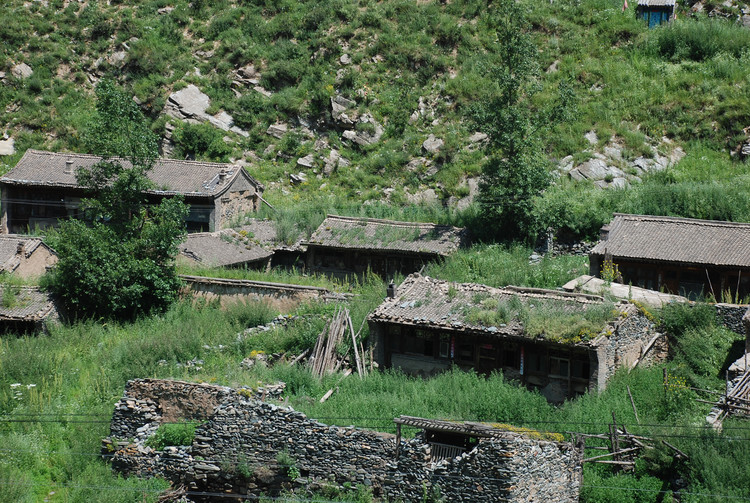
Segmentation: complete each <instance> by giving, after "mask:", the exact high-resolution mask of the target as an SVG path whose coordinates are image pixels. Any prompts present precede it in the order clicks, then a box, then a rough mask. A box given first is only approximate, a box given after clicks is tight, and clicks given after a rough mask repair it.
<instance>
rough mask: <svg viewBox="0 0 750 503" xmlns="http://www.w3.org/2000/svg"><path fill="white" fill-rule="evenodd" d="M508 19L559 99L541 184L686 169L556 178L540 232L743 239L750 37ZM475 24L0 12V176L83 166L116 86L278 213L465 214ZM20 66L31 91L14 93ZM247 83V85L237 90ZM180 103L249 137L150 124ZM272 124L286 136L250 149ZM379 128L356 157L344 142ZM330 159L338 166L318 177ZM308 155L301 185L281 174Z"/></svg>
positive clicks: (285, 12)
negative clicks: (592, 171) (530, 42)
mask: <svg viewBox="0 0 750 503" xmlns="http://www.w3.org/2000/svg"><path fill="white" fill-rule="evenodd" d="M524 5H525V8H526V10H527V17H528V19H529V20H530V21H531V26H532V29H533V33H532V34H533V37H534V39H535V40H536V41H537V43H538V47H539V53H538V61H537V63H538V69H539V72H538V76H537V78H536V82H537V86H536V88H537V90H538V92H537V94H536V95H535V96H534V99H533V102H532V103H533V106H536V107H544V106H546V105H547V104H549V103H550V102H551V101H552V100H553V99H554V96H555V93H556V89H557V86H558V84H559V83H560V82H563V81H564V82H567V83H569V84H570V85H571V87H572V89H573V90H574V92H575V97H576V100H575V101H576V104H577V106H576V110H575V113H574V114H573V118H572V120H570V121H568V122H566V123H564V124H561V125H559V126H556V127H555V129H554V130H553V131H552V132H551V133H550V134H549V135H548V138H546V150H547V154H548V157H549V159H550V162H551V165H552V163H553V161H554V160H556V159H560V158H563V157H564V156H567V155H572V156H574V158H575V160H576V161H578V162H580V161H582V160H585V159H586V158H588V157H590V156H591V155H592V154H593V153H595V152H596V151H597V149H601V148H603V146H604V145H605V144H606V143H607V142H609V141H610V139H614V140H615V141H617V142H618V143H619V144H620V145H622V146H623V159H624V161H623V162H627V161H628V160H632V159H635V158H636V157H638V156H641V155H644V156H646V157H649V156H652V155H654V152H653V149H652V147H654V146H658V145H659V144H660V143H659V142H661V141H662V140H661V139H662V138H663V137H666V138H668V139H670V140H671V141H672V142H674V144H677V145H682V146H683V147H684V148H685V150H686V151H687V152H688V157H687V158H686V159H685V160H684V161H682V163H681V165H680V166H678V167H677V169H675V170H674V172H668V173H666V174H660V175H658V176H657V177H656V179H655V180H651V179H648V178H647V179H646V180H645V182H644V183H643V184H642V186H639V187H637V188H636V189H635V190H632V189H631V190H626V191H614V190H610V191H608V193H607V194H601V191H598V190H594V189H593V188H592V187H591V185H590V184H587V183H578V182H572V181H567V180H564V179H563V180H561V181H560V182H558V184H557V185H556V186H555V187H554V188H553V189H552V190H550V191H548V192H547V193H546V194H545V195H544V197H543V198H542V200H541V201H539V202H538V212H539V215H540V218H541V219H542V220H543V223H544V224H548V225H553V226H554V227H556V228H558V229H560V230H562V231H570V232H572V233H573V234H574V235H578V236H580V235H592V232H594V231H595V230H596V229H597V228H598V226H599V225H600V224H601V222H603V221H605V220H607V219H608V218H609V215H610V214H611V212H612V211H613V210H618V211H623V210H624V211H634V212H643V213H665V214H674V215H684V216H695V217H704V218H727V219H733V220H750V202H748V199H747V196H746V195H745V194H747V193H748V191H747V190H744V189H747V188H748V172H747V171H748V170H747V165H746V164H744V163H739V164H738V163H737V162H736V161H735V160H733V158H730V155H729V152H730V151H734V150H735V149H736V148H737V147H738V146H739V145H740V143H741V141H743V140H744V138H745V137H746V135H745V133H743V131H742V129H743V128H744V127H746V126H748V125H750V92H749V91H750V90H749V89H748V86H750V79H749V78H748V68H750V65H749V64H748V63H749V62H750V61H748V57H749V56H748V54H750V52H749V50H748V47H749V46H750V31H748V30H747V29H744V28H742V27H741V26H738V25H735V24H733V23H732V22H728V21H725V20H714V19H706V18H701V17H697V16H692V17H688V16H687V15H686V13H685V12H680V14H679V15H680V18H679V19H678V21H677V22H676V23H674V24H673V26H670V27H667V28H660V29H657V30H650V31H649V30H647V29H646V28H645V26H643V24H642V23H640V22H638V21H636V20H635V19H634V11H633V9H634V7H633V6H631V8H630V9H629V10H628V11H626V12H624V13H623V12H622V11H621V3H620V2H619V1H618V0H583V1H580V2H573V1H570V0H562V1H559V2H554V3H547V2H542V3H539V2H526V3H525V4H524ZM492 12H493V9H492V7H488V5H487V2H484V1H481V0H463V1H461V0H456V1H452V2H446V3H441V2H413V1H411V0H388V1H382V2H375V1H355V0H324V1H315V2H292V1H288V2H262V1H244V2H241V1H231V0H221V1H217V2H204V1H198V0H195V1H192V2H190V1H188V0H152V1H131V0H119V1H116V2H115V1H112V2H101V1H100V2H97V1H90V2H87V3H85V4H81V3H78V2H64V1H63V0H50V1H49V2H47V3H42V2H23V1H22V0H9V1H8V2H6V3H5V5H4V8H3V10H2V12H0V40H2V42H3V43H2V44H0V70H1V71H4V72H5V82H6V85H4V86H2V87H1V88H0V125H2V127H3V130H4V131H5V132H6V133H7V134H8V135H10V136H11V137H13V138H14V139H15V140H16V147H17V151H18V153H17V154H16V155H15V156H12V157H10V158H6V159H3V161H4V164H5V169H7V168H8V167H10V166H12V165H13V164H14V163H15V162H16V160H17V159H18V158H19V156H20V155H21V153H22V152H23V151H24V150H25V149H26V148H28V147H35V148H48V149H53V150H63V149H71V150H77V151H78V150H83V149H85V142H84V141H83V140H82V138H84V137H85V133H86V124H87V121H88V119H89V116H90V115H91V112H92V110H93V105H92V89H93V86H94V85H95V83H96V82H97V81H98V80H99V79H101V78H113V79H115V80H116V81H117V82H118V83H119V84H121V85H122V86H124V87H125V88H126V89H128V90H130V92H132V94H133V95H134V96H135V97H136V98H137V100H138V101H139V103H140V104H141V106H142V109H143V110H144V112H146V113H147V114H148V116H149V117H150V119H151V120H152V127H153V129H154V130H155V131H157V132H159V133H160V134H167V131H171V130H172V127H175V128H176V129H175V131H174V133H173V134H172V139H173V141H174V143H175V147H176V150H175V152H174V154H173V155H176V156H181V155H185V154H195V155H197V156H198V157H199V158H210V159H216V160H227V159H229V158H233V159H235V158H237V159H238V158H244V159H245V160H247V161H249V162H251V163H252V167H251V169H252V171H253V174H254V175H255V176H257V177H258V178H260V179H261V180H262V181H264V182H266V183H267V184H268V185H269V187H270V191H269V197H270V198H271V199H272V200H275V201H276V202H280V201H283V203H282V204H284V205H294V204H295V203H300V201H305V202H309V201H310V200H314V201H315V202H316V204H318V205H320V206H324V207H327V208H334V209H337V211H339V212H349V213H352V212H355V208H356V211H358V212H362V211H367V210H366V209H365V210H362V209H361V208H362V207H361V205H360V204H359V203H361V202H362V201H370V200H372V201H380V200H387V201H388V202H389V203H390V204H393V205H397V206H401V205H404V204H406V203H407V202H411V201H414V199H413V196H414V194H417V193H420V191H423V190H425V189H432V190H434V191H435V194H436V196H437V199H438V200H439V201H444V202H448V200H449V199H450V197H454V198H460V197H463V196H466V195H467V194H468V193H469V186H468V185H467V183H466V179H467V177H473V176H477V175H478V174H479V173H480V170H481V165H482V160H483V157H484V154H483V152H482V151H481V148H478V145H476V144H474V145H473V146H472V142H471V141H470V140H469V137H470V135H471V134H472V133H473V132H474V131H473V130H472V127H471V122H470V121H468V120H467V118H468V116H469V111H470V108H471V105H472V104H473V103H475V102H477V101H479V100H482V99H483V98H484V97H486V96H487V95H488V93H492V92H493V89H494V88H493V85H492V83H491V79H490V75H488V72H489V71H490V69H491V67H492V64H493V63H495V62H496V59H497V47H496V46H495V38H494V35H493V33H494V32H493V20H492ZM20 63H26V64H28V65H29V67H30V68H31V69H32V70H33V74H32V75H31V76H30V77H28V78H16V77H14V76H13V71H12V69H13V68H14V67H15V66H16V65H18V64H20ZM248 65H252V67H253V68H254V70H255V71H256V73H255V74H253V75H254V80H251V81H249V80H247V78H245V77H243V75H246V74H242V73H241V72H240V69H243V68H244V69H247V68H248ZM253 82H257V84H254V83H253ZM189 84H194V85H196V86H198V88H200V89H201V90H202V91H203V92H204V93H206V94H207V95H208V96H209V97H210V98H211V106H210V108H209V110H208V112H209V113H218V112H219V111H226V112H228V113H229V114H231V115H232V116H233V117H234V121H235V124H236V125H237V126H239V127H240V128H242V129H244V130H246V131H247V132H248V133H249V135H248V136H247V137H243V136H240V135H237V134H235V133H225V132H223V131H220V130H217V129H215V128H212V127H210V126H205V125H203V126H195V125H186V124H182V123H180V121H177V120H175V119H167V117H165V116H164V114H163V110H164V105H165V103H166V101H167V98H168V96H169V95H170V93H172V92H174V91H176V90H179V89H182V88H185V86H187V85H189ZM257 86H260V88H262V89H261V90H262V91H263V93H262V92H259V91H257V90H255V89H254V88H257ZM267 95H268V96H267ZM338 96H341V97H343V98H346V99H347V100H351V101H350V102H347V103H348V108H347V110H346V114H347V116H348V117H350V118H355V119H356V118H357V117H359V118H360V119H361V118H362V117H366V118H367V120H368V122H362V121H361V120H360V121H356V120H355V121H354V122H355V123H353V124H345V123H343V122H342V121H341V120H338V119H336V118H335V117H334V116H332V114H331V98H335V97H338ZM168 122H169V123H171V124H170V126H169V128H168V129H167V123H168ZM280 122H283V123H286V124H288V126H289V130H288V133H287V134H286V135H284V136H283V137H282V138H280V139H277V138H274V137H273V136H270V135H268V134H266V130H267V128H268V127H269V125H272V124H276V123H280ZM380 126H382V131H383V134H382V137H380V139H379V140H378V141H376V142H375V143H373V144H371V145H365V146H362V145H358V144H357V143H355V142H352V141H349V140H347V139H346V138H344V136H343V133H344V131H346V130H350V131H353V132H355V133H363V134H372V133H374V130H375V129H376V128H377V127H380ZM587 131H595V132H596V134H597V138H598V144H597V145H594V146H593V147H592V146H590V145H589V143H588V141H587V140H586V139H585V138H584V133H586V132H587ZM431 134H432V135H435V136H436V137H437V138H440V139H442V140H443V141H444V145H443V147H442V148H441V149H440V150H438V151H437V152H434V153H432V152H425V151H423V149H422V143H423V141H424V140H425V139H427V137H428V136H429V135H431ZM222 138H224V140H222ZM334 149H335V150H336V151H337V152H338V153H339V154H340V156H341V157H343V158H345V159H346V160H348V161H349V164H348V165H343V164H341V163H339V165H338V168H336V169H335V170H333V172H331V173H326V174H325V175H323V171H324V169H325V159H327V158H328V157H329V156H330V151H331V150H334ZM309 154H313V165H312V167H310V168H306V167H302V166H299V165H297V164H296V163H297V159H299V158H301V157H304V156H307V155H309ZM300 171H303V172H305V174H306V175H307V181H306V182H305V183H303V184H301V185H299V186H290V185H289V182H288V180H289V178H288V175H289V174H290V173H298V172H300ZM706 180H711V183H710V184H706V183H705V181H706ZM620 192H622V193H620ZM727 195H728V198H729V200H730V202H728V203H725V204H721V199H722V197H723V196H727ZM581 201H586V206H587V207H589V208H590V207H593V211H587V210H584V209H583V208H581V207H580V205H581V204H583V203H582V202H581ZM716 204H718V205H719V207H718V208H714V205H716ZM450 218H455V215H454V216H452V217H450Z"/></svg>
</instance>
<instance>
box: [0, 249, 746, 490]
mask: <svg viewBox="0 0 750 503" xmlns="http://www.w3.org/2000/svg"><path fill="white" fill-rule="evenodd" d="M498 258H499V259H503V257H502V256H501V255H500V254H498ZM504 259H505V260H507V261H512V260H513V259H512V254H510V253H509V254H508V255H507V256H505V257H504ZM561 266H563V267H564V262H561V263H560V264H555V263H549V262H548V263H543V264H539V265H538V266H536V267H538V268H541V270H542V272H543V274H541V276H543V277H548V278H552V277H553V276H554V274H555V271H556V270H558V269H559V268H560V267H561ZM552 281H554V280H552V279H550V280H548V281H543V280H542V281H539V280H536V281H534V280H532V282H531V284H535V285H538V286H551V284H552ZM384 291H385V285H384V284H383V283H382V282H380V281H379V280H376V279H374V278H371V279H370V280H369V281H367V282H365V283H364V284H362V285H359V286H356V287H355V289H354V293H357V294H359V296H358V297H356V298H355V299H353V300H352V301H351V302H350V303H349V306H348V307H349V308H350V309H351V312H352V317H353V323H354V325H355V326H359V324H360V323H361V321H362V320H363V319H364V316H365V315H366V314H367V313H368V312H369V311H370V310H372V309H373V308H374V307H375V306H376V305H377V304H379V303H380V301H381V299H382V295H383V292H384ZM334 309H335V306H330V305H317V304H309V305H303V306H301V307H300V308H299V309H298V310H297V312H296V314H299V315H304V316H302V317H300V318H299V319H297V320H296V321H293V322H291V323H290V324H289V325H288V326H287V327H286V328H283V327H279V328H275V329H271V330H269V331H262V332H259V333H255V334H254V335H252V336H250V337H238V333H240V332H242V331H243V330H244V329H245V328H246V327H251V326H255V325H257V324H259V323H265V322H268V321H269V320H271V319H272V318H273V317H275V316H276V314H277V313H275V312H273V311H272V310H270V309H268V308H267V307H266V306H264V305H263V304H254V303H252V304H247V305H239V306H237V307H235V308H233V309H229V310H220V309H218V308H217V306H215V305H208V304H197V305H196V304H192V303H189V302H181V303H178V304H177V305H175V306H173V308H172V309H170V310H169V311H168V312H166V313H165V314H164V315H162V316H156V317H153V318H149V319H142V320H139V321H137V322H135V323H127V324H117V323H108V324H101V323H97V322H84V323H79V324H76V325H72V326H57V327H53V328H52V330H51V333H50V334H49V335H48V336H39V337H19V338H14V337H4V338H3V340H2V345H1V346H0V440H2V444H3V446H4V447H3V448H2V449H0V500H2V501H18V502H37V501H42V500H47V501H50V502H96V501H101V502H109V501H132V502H134V503H135V502H143V501H156V499H157V497H158V493H159V491H160V490H162V489H164V488H165V487H166V486H167V484H166V483H164V482H163V481H160V480H139V479H128V480H123V479H121V478H119V477H116V476H115V475H113V474H112V473H111V472H110V469H109V466H108V465H107V464H106V463H105V462H104V461H103V460H102V459H101V458H100V457H99V456H98V453H99V452H100V445H101V444H100V441H101V438H102V437H104V436H106V435H107V433H108V431H109V428H108V423H109V420H110V418H111V414H112V407H113V404H114V403H115V402H116V400H117V399H118V398H119V397H120V396H121V395H122V392H123V388H124V385H125V382H126V381H127V380H128V379H131V378H136V377H154V378H175V379H184V380H190V381H199V382H200V381H203V382H211V383H217V384H222V385H228V386H233V387H239V386H249V387H254V386H257V385H258V383H261V382H262V383H274V382H276V381H277V380H282V381H284V382H286V383H287V392H286V399H287V401H288V404H289V405H292V406H293V407H294V408H295V409H297V410H302V411H304V412H306V413H307V414H309V415H310V416H311V417H315V418H317V419H319V420H321V421H323V422H326V423H331V424H339V425H352V424H353V425H357V426H360V427H363V428H369V429H375V430H379V431H391V432H392V431H394V425H393V422H392V420H393V418H394V417H396V416H398V415H401V414H406V415H416V416H426V417H437V418H450V419H464V420H479V421H492V422H505V423H509V424H513V425H515V426H519V427H530V428H535V429H538V430H542V431H549V432H557V433H561V434H563V435H566V438H567V432H570V431H576V432H589V433H603V432H605V431H607V425H608V423H609V422H611V418H612V413H613V412H614V413H615V414H616V417H617V418H618V422H619V424H625V425H626V426H627V428H628V431H631V432H634V433H636V434H640V435H645V436H650V437H654V438H657V439H660V440H661V439H663V440H666V441H668V442H669V443H671V444H673V445H675V446H677V447H678V448H679V449H681V450H682V451H683V452H686V453H687V454H688V455H689V459H688V460H683V461H680V462H674V461H673V458H672V456H671V451H669V450H668V449H666V448H665V449H663V450H662V449H658V450H657V451H654V452H653V453H652V454H649V455H648V456H645V457H644V458H642V459H641V460H640V461H639V462H638V464H637V465H636V470H635V472H634V473H631V474H622V473H618V472H615V471H613V470H611V469H610V468H609V467H607V466H603V465H589V464H587V465H586V467H585V471H584V486H583V492H582V501H584V502H600V501H601V502H603V501H633V500H637V501H643V502H656V501H662V499H661V498H662V496H663V494H662V491H667V493H668V492H669V491H672V490H673V489H674V486H672V485H671V481H674V480H676V479H677V478H681V479H682V480H683V481H684V485H683V486H682V491H683V493H684V494H683V495H682V498H683V500H686V501H713V500H714V499H712V498H713V496H708V495H721V496H723V497H735V498H740V499H742V498H747V497H750V493H748V487H747V484H746V483H745V481H746V480H747V469H748V466H750V459H749V458H748V455H749V454H748V452H749V451H748V450H747V449H746V445H747V441H748V440H750V429H749V428H748V426H747V424H746V423H745V422H742V421H740V420H735V421H728V422H726V423H725V430H724V433H723V434H717V433H715V432H713V431H710V430H707V429H706V428H705V427H704V426H703V424H704V419H703V418H704V417H705V414H706V412H707V406H705V405H701V404H699V403H697V402H695V401H694V398H696V395H695V394H694V393H693V392H692V391H689V390H687V389H683V388H678V387H671V388H669V389H668V390H666V391H665V390H664V387H663V385H662V366H657V367H654V368H647V369H640V368H639V369H636V370H635V371H633V372H630V373H628V372H620V373H618V374H617V375H616V376H615V377H614V379H613V380H612V381H611V382H610V383H609V386H608V388H607V390H606V391H605V392H604V393H602V394H590V395H586V396H583V397H580V398H578V399H576V400H572V401H569V402H567V403H566V404H564V405H562V406H559V407H554V406H552V405H550V404H548V403H547V402H546V400H544V398H543V397H542V396H541V395H539V394H538V393H536V392H534V393H532V392H529V391H527V390H525V389H524V388H522V387H520V386H519V385H518V384H516V383H514V382H509V381H506V380H504V379H503V378H502V376H501V375H498V374H496V375H493V376H491V377H490V378H484V377H480V376H477V375H475V374H473V373H465V372H461V371H458V370H454V371H451V372H449V373H446V374H443V375H440V376H438V377H436V378H433V379H430V380H423V379H414V378H410V377H406V376H403V375H401V374H398V373H392V372H386V373H378V372H375V373H373V374H371V375H370V376H368V377H367V378H366V379H364V380H359V379H358V378H357V377H356V375H355V376H350V377H348V378H346V379H343V380H342V378H341V376H340V375H338V374H337V375H331V376H327V377H325V378H323V379H322V380H318V379H316V378H314V377H313V376H312V375H311V374H310V372H309V371H308V370H306V369H305V368H303V367H299V366H295V367H290V366H288V365H287V364H285V363H278V364H272V365H264V364H256V365H255V366H254V367H253V368H252V369H246V368H243V367H242V366H241V365H240V362H241V361H242V360H243V359H244V358H246V357H248V356H250V355H251V354H256V353H257V352H259V351H263V352H265V353H267V354H272V353H282V352H286V351H289V352H290V354H297V353H298V352H299V351H300V350H301V349H302V348H304V347H310V346H311V345H312V344H313V342H314V340H315V337H316V336H317V334H318V333H319V332H320V331H321V330H322V328H323V323H324V321H323V320H322V319H321V318H320V316H321V315H323V316H325V315H326V314H328V315H330V314H332V313H333V311H334ZM706 313H708V315H706ZM710 313H711V310H710V308H709V309H708V310H706V309H696V310H689V309H685V308H683V307H682V306H674V307H671V308H670V310H669V311H667V312H665V313H662V315H661V317H662V319H663V320H664V323H665V325H666V326H668V327H669V328H670V330H672V331H673V332H674V333H675V334H676V337H678V339H677V340H678V344H677V346H676V347H677V350H676V352H675V359H674V360H673V361H672V362H670V363H669V364H668V365H667V366H666V368H667V369H668V372H669V375H670V379H671V380H672V382H678V380H682V382H684V383H686V384H687V385H692V386H699V387H701V388H709V389H714V390H721V389H722V388H723V385H724V382H723V378H722V377H721V375H720V370H721V368H723V364H724V361H725V359H726V358H727V355H728V354H729V351H730V348H731V347H733V346H738V345H741V338H740V337H738V336H737V335H736V334H733V333H729V332H727V331H725V330H723V329H719V328H716V327H715V326H714V324H713V318H712V316H711V315H710ZM311 315H312V316H311ZM365 330H366V328H365ZM342 349H344V348H342ZM697 355H700V357H698V356H697ZM333 387H336V389H337V392H336V393H334V395H333V396H332V397H331V398H330V399H329V400H327V401H326V402H325V403H323V404H320V403H319V398H320V397H321V396H323V394H324V393H325V392H326V390H328V389H330V388H333ZM628 390H630V392H632V395H633V399H634V403H635V404H636V407H637V410H638V416H639V417H638V420H636V418H635V415H634V412H633V408H632V405H631V402H630V399H629V397H628ZM406 433H407V434H411V433H413V432H412V431H411V430H410V431H409V432H406ZM634 495H635V496H634Z"/></svg>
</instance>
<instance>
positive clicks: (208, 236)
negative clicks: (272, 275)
mask: <svg viewBox="0 0 750 503" xmlns="http://www.w3.org/2000/svg"><path fill="white" fill-rule="evenodd" d="M179 250H180V253H179V255H178V256H177V261H178V262H180V263H183V264H187V265H192V266H199V267H245V268H249V269H257V270H265V269H266V268H268V267H269V266H270V262H271V257H272V256H273V252H271V251H269V250H266V249H265V248H263V247H261V246H259V245H257V244H255V243H254V242H253V241H251V240H248V239H247V238H245V237H244V236H242V235H241V234H239V233H236V232H234V231H231V230H224V231H219V232H195V233H192V234H188V236H187V239H186V240H185V242H183V243H181V244H180V246H179Z"/></svg>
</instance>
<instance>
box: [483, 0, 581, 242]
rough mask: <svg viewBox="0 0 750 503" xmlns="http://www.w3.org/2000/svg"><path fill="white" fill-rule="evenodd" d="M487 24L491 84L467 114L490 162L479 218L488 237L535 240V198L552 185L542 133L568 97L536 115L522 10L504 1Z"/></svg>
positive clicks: (564, 90) (562, 114) (534, 70)
mask: <svg viewBox="0 0 750 503" xmlns="http://www.w3.org/2000/svg"><path fill="white" fill-rule="evenodd" d="M491 22H492V23H493V26H494V28H495V30H496V32H497V42H496V43H495V44H494V46H493V47H492V49H493V51H494V53H495V63H494V64H492V65H490V66H489V67H488V74H489V77H490V80H491V82H492V86H491V87H490V88H489V89H488V91H487V95H486V97H485V98H484V99H483V100H481V101H480V102H479V103H478V104H477V105H475V106H474V107H473V108H472V110H471V118H472V119H473V122H474V123H475V125H476V126H477V127H478V128H479V129H480V130H481V131H483V132H484V133H486V134H487V135H488V140H489V141H488V149H489V159H488V160H487V162H486V163H485V164H484V166H483V167H482V178H481V181H480V185H479V196H478V203H479V217H480V220H481V223H482V225H481V228H482V229H483V231H484V233H485V236H484V237H487V238H492V239H499V240H513V239H523V240H527V241H529V240H533V238H534V237H535V236H536V233H537V231H538V228H539V221H538V218H537V217H536V213H535V211H534V207H535V200H536V198H537V197H538V196H539V195H540V194H541V193H542V192H543V191H544V189H545V188H547V186H548V185H549V183H550V175H549V172H548V170H547V161H546V159H545V158H544V156H543V154H544V149H543V148H542V141H541V137H540V136H541V135H540V133H541V131H542V129H543V128H544V127H546V126H547V125H548V124H549V123H550V122H553V121H557V120H561V119H565V118H566V112H567V110H568V107H567V103H568V102H569V101H570V100H571V99H572V93H571V91H570V88H569V87H567V86H564V85H563V86H562V87H561V98H562V99H561V100H560V103H558V104H557V105H556V106H554V107H552V108H550V109H549V110H547V111H544V112H534V111H533V107H532V105H531V102H530V101H531V97H532V96H533V95H534V94H535V92H536V91H537V88H538V83H537V75H538V65H537V61H536V54H537V47H536V45H535V44H534V42H533V41H532V39H531V36H530V35H529V32H528V29H529V27H528V23H527V21H526V20H525V17H524V12H523V11H522V8H521V7H520V6H519V4H518V3H516V2H514V1H513V0H502V1H501V2H500V3H499V5H497V8H496V9H495V12H494V14H493V16H492V20H491Z"/></svg>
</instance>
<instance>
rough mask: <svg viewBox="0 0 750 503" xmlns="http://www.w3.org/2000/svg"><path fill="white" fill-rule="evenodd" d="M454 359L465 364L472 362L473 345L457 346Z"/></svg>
mask: <svg viewBox="0 0 750 503" xmlns="http://www.w3.org/2000/svg"><path fill="white" fill-rule="evenodd" d="M456 359H457V360H462V361H465V362H473V361H474V345H473V344H459V345H458V351H457V352H456Z"/></svg>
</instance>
